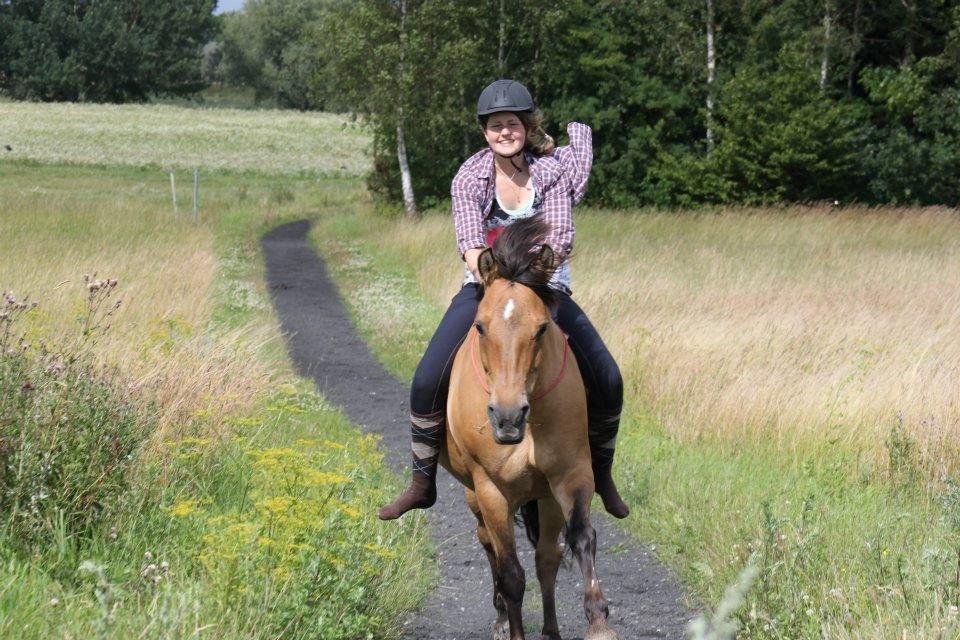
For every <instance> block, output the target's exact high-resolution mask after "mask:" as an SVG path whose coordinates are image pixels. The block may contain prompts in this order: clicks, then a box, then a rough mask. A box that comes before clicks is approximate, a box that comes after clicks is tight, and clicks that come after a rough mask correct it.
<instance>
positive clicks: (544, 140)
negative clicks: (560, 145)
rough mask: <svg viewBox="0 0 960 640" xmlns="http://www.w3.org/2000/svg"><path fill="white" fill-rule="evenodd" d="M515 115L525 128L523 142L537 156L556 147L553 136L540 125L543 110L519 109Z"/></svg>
mask: <svg viewBox="0 0 960 640" xmlns="http://www.w3.org/2000/svg"><path fill="white" fill-rule="evenodd" d="M517 116H518V117H519V118H520V121H521V122H523V126H524V127H525V128H526V129H527V142H526V144H524V147H525V148H526V149H528V150H529V151H531V152H533V153H535V154H537V155H538V156H545V155H547V154H548V153H550V152H551V151H553V150H554V149H556V148H557V145H555V144H554V143H553V138H551V137H550V135H549V134H548V133H547V132H546V131H544V130H543V127H541V126H540V125H541V124H542V123H543V111H540V109H534V110H533V111H521V112H519V113H518V114H517Z"/></svg>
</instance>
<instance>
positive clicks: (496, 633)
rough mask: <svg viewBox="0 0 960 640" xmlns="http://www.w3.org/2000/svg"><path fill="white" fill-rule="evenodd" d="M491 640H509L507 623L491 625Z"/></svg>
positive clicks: (508, 625) (508, 624)
mask: <svg viewBox="0 0 960 640" xmlns="http://www.w3.org/2000/svg"><path fill="white" fill-rule="evenodd" d="M493 640H510V623H509V622H506V621H504V622H498V623H496V624H495V625H493Z"/></svg>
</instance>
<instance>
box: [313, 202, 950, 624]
mask: <svg viewBox="0 0 960 640" xmlns="http://www.w3.org/2000/svg"><path fill="white" fill-rule="evenodd" d="M611 215H616V216H617V217H616V220H617V222H618V224H619V226H618V227H616V228H618V229H619V231H618V232H617V233H618V234H620V235H621V236H626V238H627V239H626V240H624V241H626V242H631V241H630V240H629V231H628V230H627V229H628V226H627V225H630V224H631V218H630V216H629V215H624V214H609V213H607V212H587V213H578V216H580V218H579V223H578V227H579V228H580V234H579V235H578V239H579V241H580V246H581V251H582V255H589V256H590V262H589V263H588V264H583V260H584V258H581V262H579V263H578V265H579V266H578V269H580V271H578V273H580V274H585V272H589V271H590V270H592V269H593V263H597V262H599V261H603V260H604V259H607V260H610V259H612V258H611V254H609V253H604V250H603V249H601V247H604V248H610V247H612V246H614V245H616V244H618V243H617V242H615V240H616V239H615V238H612V237H609V233H610V232H611V231H612V227H611V224H610V219H609V217H610V216H611ZM438 216H439V217H438ZM707 220H709V218H707ZM636 224H637V225H642V226H645V227H649V226H651V225H656V226H658V227H660V228H661V230H660V234H661V235H662V236H670V235H676V234H677V233H682V234H683V235H686V236H689V234H690V233H694V234H696V233H703V232H704V231H703V230H702V229H699V230H698V229H697V222H696V220H695V219H694V220H691V219H688V218H685V217H683V216H674V217H671V216H659V217H656V218H653V219H648V218H643V217H642V216H641V217H640V218H638V219H637V220H636ZM711 224H713V223H711ZM715 224H718V225H722V220H721V219H718V220H717V221H716V223H715ZM757 224H758V225H759V224H762V221H759V220H758V221H757ZM850 224H855V221H852V222H851V223H850ZM451 226H452V225H451V223H450V222H449V220H448V219H447V214H446V212H442V213H438V214H437V216H428V217H427V219H425V220H424V221H423V222H420V223H416V224H410V223H408V222H405V221H403V220H400V219H395V220H394V219H389V218H384V217H376V216H374V215H373V214H370V213H366V214H364V213H362V212H361V215H359V216H357V215H356V214H354V213H351V215H350V216H346V215H344V216H335V217H331V218H324V219H322V220H321V225H320V226H318V227H317V228H316V229H315V232H314V237H313V240H314V242H315V244H316V245H317V246H318V247H320V248H321V249H322V250H323V252H324V253H325V255H326V256H327V257H328V259H329V260H330V262H331V266H332V272H333V274H334V276H335V278H336V279H337V281H338V283H339V286H340V288H341V290H342V291H343V292H344V293H345V295H346V298H347V299H348V300H349V301H352V311H353V313H354V316H355V317H356V319H357V321H358V322H359V323H360V325H361V327H362V329H363V330H364V332H365V334H366V335H367V336H369V338H370V340H371V343H372V344H373V346H374V347H375V349H376V350H377V353H378V357H379V358H380V359H381V361H382V362H384V364H385V365H386V366H388V368H390V369H391V370H392V371H394V372H395V373H396V374H398V375H400V376H401V377H402V378H405V379H409V378H410V376H411V374H412V371H413V369H414V367H415V365H416V363H417V360H418V358H419V357H420V355H421V354H422V351H423V349H424V347H425V344H426V341H427V340H428V339H429V336H430V335H431V333H432V331H433V329H434V328H435V326H436V323H437V321H438V319H439V316H440V314H441V313H442V312H443V310H444V309H445V307H446V301H447V299H448V298H449V296H450V295H452V293H453V292H454V291H455V289H456V286H457V282H458V281H459V268H460V267H459V265H458V264H457V261H456V258H455V256H453V255H452V254H453V252H452V246H451V243H450V239H449V237H448V236H452V229H451V228H449V227H451ZM683 229H686V231H682V230H683ZM809 233H810V234H815V233H816V231H815V229H814V228H813V227H810V229H809ZM871 235H879V231H878V230H877V229H871ZM748 237H749V236H748ZM723 238H725V241H727V242H729V243H730V244H731V245H737V243H736V240H735V234H732V233H731V234H727V235H724V236H723ZM931 241H932V246H933V247H936V246H938V243H939V242H940V240H938V238H937V237H936V236H931ZM806 242H809V243H811V244H814V245H815V244H816V243H817V242H818V240H817V239H816V237H815V235H811V236H809V237H808V238H807V240H806ZM890 242H892V241H890ZM633 246H634V248H635V249H636V248H637V247H638V245H637V244H636V243H635V242H634V244H633ZM583 247H587V248H586V249H584V248H583ZM925 248H926V245H924V244H923V243H919V244H918V245H917V246H914V247H913V248H912V249H911V250H912V251H918V250H919V251H922V250H924V249H925ZM745 250H747V248H746V247H742V246H739V245H737V246H736V251H734V253H735V254H742V253H743V252H744V251H745ZM893 250H894V252H897V251H899V249H898V247H896V246H894V247H893ZM447 254H450V255H449V256H448V255H447ZM687 259H688V260H689V261H690V262H691V265H694V264H695V263H696V262H697V261H696V260H693V258H692V257H691V256H687ZM613 264H615V263H613ZM607 268H608V269H609V268H614V269H615V270H616V271H615V273H614V274H612V275H610V277H611V278H614V279H615V278H620V277H621V275H623V274H620V270H623V271H624V273H625V274H626V273H629V271H628V270H629V269H632V268H635V267H632V266H630V264H629V263H623V264H621V266H619V267H616V266H614V267H611V263H608V264H607ZM641 268H646V267H641ZM866 268H869V267H866ZM694 271H696V270H694ZM448 272H449V275H445V274H447V273H448ZM672 275H673V274H672ZM579 282H581V283H582V282H583V280H582V279H581V280H579ZM694 282H696V278H694V279H693V280H691V284H690V285H689V286H694V285H693V283H694ZM384 283H389V284H390V286H391V287H392V288H393V290H394V291H395V292H396V294H397V298H398V301H397V302H395V303H391V304H384V305H380V306H375V305H368V304H366V303H364V299H365V295H364V293H363V292H364V290H365V289H367V288H371V287H377V286H380V285H382V284H384ZM604 300H605V304H607V305H613V307H614V308H615V309H619V308H620V307H619V306H617V305H622V304H624V303H623V301H622V300H618V299H617V298H615V297H613V296H607V297H606V298H604ZM581 304H584V302H583V299H582V296H581ZM647 304H653V303H649V302H648V303H647ZM587 308H588V311H590V307H589V306H588V307H587ZM609 311H610V309H609V308H607V309H605V311H604V314H603V315H602V316H601V317H608V312H609ZM592 315H593V314H592ZM598 315H600V314H598ZM617 316H618V317H621V316H622V317H624V318H625V319H627V320H629V319H630V318H631V317H632V316H630V315H629V314H627V312H625V311H624V313H623V314H617ZM600 328H601V333H603V329H604V328H603V326H601V327H600ZM652 329H653V330H655V329H656V328H655V327H653V328H652ZM615 348H616V349H617V350H618V351H622V350H623V343H617V344H615ZM621 356H623V354H621ZM630 357H635V355H634V354H633V353H632V352H631V354H630ZM641 362H642V361H641ZM638 374H639V375H643V374H644V370H643V369H642V367H641V368H640V369H639V371H638ZM648 375H649V374H648ZM627 382H628V385H627V388H628V398H627V404H626V407H625V411H624V416H625V419H624V423H623V425H622V428H621V440H620V446H619V448H618V462H617V464H616V466H615V471H616V474H617V477H618V479H619V482H620V484H621V487H623V488H624V490H625V493H626V495H627V498H628V502H629V503H630V504H631V505H632V506H633V509H634V512H633V515H632V516H631V517H630V518H629V519H628V520H627V521H626V522H625V523H624V526H625V527H626V528H627V529H629V530H630V531H631V532H632V533H634V534H635V535H637V536H638V537H639V538H640V539H643V540H645V541H648V542H651V543H654V544H655V546H656V548H657V552H658V555H659V556H660V557H661V558H662V559H663V560H664V561H666V562H667V563H669V564H670V565H671V566H673V567H674V568H675V569H676V570H677V571H678V573H679V575H680V576H681V578H682V580H683V582H684V583H685V584H686V585H687V587H688V588H689V590H690V592H691V594H692V595H693V596H694V598H695V599H698V600H701V601H706V602H716V601H719V600H720V599H721V597H722V595H723V592H724V589H725V588H726V587H727V586H728V585H730V584H732V583H734V582H735V581H736V578H737V576H738V574H739V573H740V572H741V570H743V568H744V567H745V566H747V565H748V564H750V563H751V562H753V563H756V564H757V565H758V566H759V569H760V573H759V576H758V578H757V580H756V582H755V584H754V586H753V588H752V590H751V591H750V592H749V594H748V596H747V599H746V602H745V604H744V605H743V606H742V607H741V608H740V609H739V610H738V616H739V618H740V620H741V623H742V625H743V631H742V632H741V634H742V635H741V637H747V638H789V639H794V638H820V637H829V638H900V637H917V638H946V637H955V634H956V633H958V632H960V626H958V615H957V609H956V606H957V605H958V598H960V581H958V578H957V566H958V565H957V563H958V561H960V526H958V525H960V498H958V496H960V492H958V491H957V489H956V487H955V485H952V484H949V483H948V484H947V485H946V486H944V485H943V484H942V483H933V484H928V483H927V482H925V481H924V480H923V478H924V477H926V476H927V472H926V470H925V469H924V468H923V464H924V462H923V460H922V459H921V457H920V456H919V455H918V451H919V450H918V448H917V445H916V442H915V441H914V440H912V438H911V435H910V434H909V432H907V431H905V430H904V429H902V428H900V429H894V430H892V431H890V432H889V434H888V435H887V437H886V438H885V439H884V440H885V441H882V442H880V443H876V446H877V448H878V449H879V450H880V451H882V456H880V457H879V459H878V457H877V456H876V455H875V454H874V452H873V451H872V450H870V449H861V448H858V447H857V446H855V441H854V442H853V443H851V442H846V443H842V444H839V443H838V442H837V441H836V440H831V439H829V438H820V439H819V440H818V439H814V438H808V439H806V440H805V441H803V442H800V443H795V444H794V445H793V446H791V447H786V448H785V447H782V446H781V445H780V443H779V442H777V441H776V440H770V439H762V438H760V439H750V438H743V437H738V438H736V439H732V440H725V439H724V433H723V431H722V430H719V429H717V430H713V429H711V428H710V425H709V424H706V425H702V427H703V428H701V429H700V430H699V434H698V435H697V436H696V437H685V436H678V435H676V434H674V433H671V431H670V430H669V429H667V428H666V427H665V425H664V424H663V422H661V420H660V418H659V416H660V415H663V411H664V408H663V406H661V407H657V406H651V405H650V404H647V401H646V399H645V396H644V394H643V387H642V385H640V384H638V383H636V381H630V380H628V381H627ZM664 402H665V404H664V406H666V401H664ZM951 607H952V608H951Z"/></svg>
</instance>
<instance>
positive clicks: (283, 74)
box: [220, 0, 344, 111]
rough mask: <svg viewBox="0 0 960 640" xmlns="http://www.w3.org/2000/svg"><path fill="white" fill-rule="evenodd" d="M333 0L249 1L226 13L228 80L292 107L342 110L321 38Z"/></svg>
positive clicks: (224, 40) (260, 97)
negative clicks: (318, 34)
mask: <svg viewBox="0 0 960 640" xmlns="http://www.w3.org/2000/svg"><path fill="white" fill-rule="evenodd" d="M330 4H331V3H330V0H293V1H290V0H249V1H248V2H247V3H246V5H245V6H244V11H243V12H234V13H228V14H226V15H224V16H223V29H222V33H221V36H220V44H221V47H222V51H223V60H222V61H221V62H220V67H221V73H222V76H223V80H224V81H225V82H227V83H229V84H233V85H237V86H244V87H250V88H252V89H254V90H255V92H256V100H257V101H258V102H264V101H265V102H268V103H276V104H277V105H278V106H280V107H288V108H293V109H315V110H324V111H332V110H338V109H342V108H343V106H344V102H343V101H342V100H338V98H337V94H336V92H335V91H333V90H332V83H331V82H330V81H329V80H328V77H327V64H326V63H327V60H328V57H329V55H330V53H329V47H327V46H325V45H324V42H323V41H322V40H321V39H319V38H317V37H316V33H315V32H316V27H317V25H318V24H320V23H323V22H324V21H325V20H326V19H327V15H328V12H329V5H330Z"/></svg>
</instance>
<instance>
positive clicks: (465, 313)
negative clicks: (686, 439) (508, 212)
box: [410, 284, 623, 450]
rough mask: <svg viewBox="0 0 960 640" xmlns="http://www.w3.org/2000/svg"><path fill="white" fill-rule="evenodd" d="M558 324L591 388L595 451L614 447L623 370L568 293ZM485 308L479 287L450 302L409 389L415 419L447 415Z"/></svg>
mask: <svg viewBox="0 0 960 640" xmlns="http://www.w3.org/2000/svg"><path fill="white" fill-rule="evenodd" d="M557 299H558V302H559V304H558V305H557V309H556V311H555V312H554V320H555V321H556V323H557V324H558V325H559V326H560V329H561V330H563V332H564V333H566V334H567V335H568V336H569V342H570V348H571V349H572V351H573V354H574V356H575V357H576V359H577V364H578V365H579V366H580V374H581V375H582V376H583V382H584V386H585V387H586V389H587V415H588V420H589V423H590V443H591V447H592V448H593V449H595V450H596V449H597V448H598V447H605V448H608V449H612V448H613V445H614V440H615V438H616V433H617V429H618V427H619V421H620V410H621V408H622V406H623V378H622V377H621V375H620V368H619V367H618V366H617V363H616V361H615V360H614V359H613V356H611V355H610V352H609V351H608V350H607V347H606V345H605V344H604V343H603V340H602V339H601V338H600V334H599V333H597V330H596V329H595V328H594V326H593V324H591V322H590V319H589V318H587V315H586V314H585V313H584V312H583V310H582V309H581V308H580V307H579V305H577V303H576V302H574V301H573V298H571V297H570V296H569V295H568V294H566V293H563V292H558V295H557ZM479 304H480V288H479V286H478V285H476V284H466V285H464V287H463V288H462V289H461V290H460V291H459V292H458V293H457V294H456V295H455V296H454V297H453V299H452V300H451V301H450V307H449V308H448V309H447V312H446V314H444V316H443V319H442V320H441V321H440V325H439V326H438V327H437V330H436V332H435V333H434V334H433V338H431V339H430V344H429V345H428V346H427V350H426V352H425V353H424V354H423V358H422V359H421V360H420V364H419V365H417V370H416V373H414V376H413V384H412V385H411V387H410V411H411V413H412V414H414V415H415V416H435V415H437V414H440V415H442V412H444V411H445V409H446V402H447V388H448V386H449V384H450V370H451V369H452V368H453V359H454V356H455V355H456V353H457V350H458V349H459V348H460V344H461V343H462V342H463V340H464V339H465V338H466V336H467V332H468V331H469V330H470V325H471V324H473V321H474V318H475V317H476V315H477V307H478V306H479Z"/></svg>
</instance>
